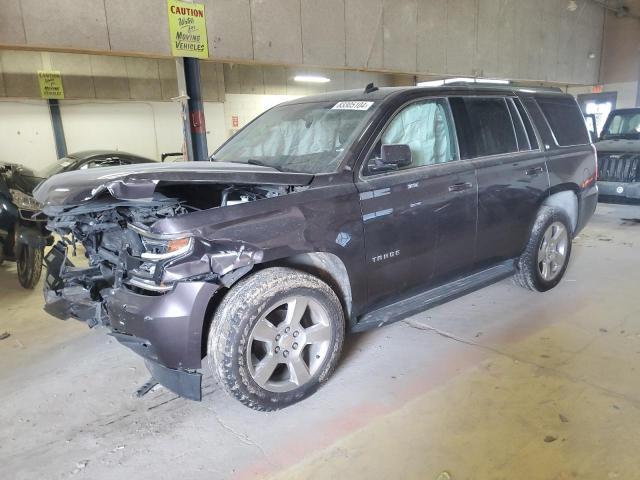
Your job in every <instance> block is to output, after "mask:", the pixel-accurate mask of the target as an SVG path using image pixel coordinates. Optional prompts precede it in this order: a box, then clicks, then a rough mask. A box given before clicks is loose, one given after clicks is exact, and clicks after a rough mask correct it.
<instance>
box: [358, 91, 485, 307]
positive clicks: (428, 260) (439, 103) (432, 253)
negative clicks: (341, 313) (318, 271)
mask: <svg viewBox="0 0 640 480" xmlns="http://www.w3.org/2000/svg"><path fill="white" fill-rule="evenodd" d="M382 144H405V145H409V147H410V149H411V154H412V163H411V165H409V166H407V167H404V168H402V169H400V170H396V171H389V172H383V173H379V172H374V171H370V170H369V169H368V168H367V165H368V164H373V163H376V159H378V158H379V157H380V150H381V145H382ZM357 186H358V189H359V190H360V204H361V210H362V218H363V222H364V229H365V250H366V257H367V273H368V275H367V279H368V294H369V295H368V297H369V304H370V306H371V307H375V306H376V305H377V304H381V303H389V302H391V301H393V300H395V299H400V298H406V297H410V296H412V295H413V294H415V293H416V292H418V291H421V290H424V289H425V288H427V287H428V286H430V285H433V284H437V283H440V282H442V281H443V279H445V278H446V277H448V276H451V275H455V274H456V273H458V272H460V271H464V270H466V269H468V268H470V267H471V266H472V264H473V258H474V246H475V222H476V195H477V190H476V188H477V186H476V179H475V171H474V168H473V165H472V164H471V162H467V161H461V160H460V158H459V155H458V151H457V146H456V137H455V131H454V127H453V122H452V118H451V113H450V109H449V104H448V101H447V100H446V99H443V98H438V99H435V98H433V99H422V100H418V101H414V102H411V103H409V104H408V105H405V106H404V107H401V108H400V109H399V111H398V112H396V114H394V116H393V117H392V118H391V119H390V120H389V122H388V123H387V125H386V126H385V128H384V129H383V130H382V133H381V134H380V135H379V137H378V139H377V140H376V142H375V143H374V146H373V147H372V149H371V150H370V152H369V153H368V155H367V157H366V159H365V165H364V167H363V170H362V172H361V175H360V179H359V182H358V183H357Z"/></svg>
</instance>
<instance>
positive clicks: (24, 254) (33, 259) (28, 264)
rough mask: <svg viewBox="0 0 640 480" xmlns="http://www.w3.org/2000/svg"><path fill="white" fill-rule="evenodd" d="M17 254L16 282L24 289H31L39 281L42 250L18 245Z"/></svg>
mask: <svg viewBox="0 0 640 480" xmlns="http://www.w3.org/2000/svg"><path fill="white" fill-rule="evenodd" d="M17 253H18V255H17V257H18V258H17V266H18V281H19V282H20V285H22V286H23V287H24V288H28V289H32V288H34V287H35V286H36V285H37V284H38V281H39V280H40V274H41V273H42V257H43V256H44V249H43V248H32V247H30V246H28V245H20V246H19V247H18V252H17Z"/></svg>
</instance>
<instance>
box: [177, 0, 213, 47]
mask: <svg viewBox="0 0 640 480" xmlns="http://www.w3.org/2000/svg"><path fill="white" fill-rule="evenodd" d="M167 8H168V12H169V34H170V36H171V54H172V55H173V56H174V57H193V58H209V45H208V43H207V22H206V20H205V16H204V5H202V4H199V3H187V2H179V1H177V0H168V1H167Z"/></svg>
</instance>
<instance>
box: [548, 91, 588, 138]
mask: <svg viewBox="0 0 640 480" xmlns="http://www.w3.org/2000/svg"><path fill="white" fill-rule="evenodd" d="M536 102H537V103H538V106H539V107H540V109H541V110H542V113H543V115H544V116H545V118H546V119H547V122H548V123H549V127H551V131H552V132H553V135H554V137H555V139H556V142H557V144H558V145H559V146H561V147H570V146H573V145H585V144H587V143H589V133H588V132H587V127H586V126H585V123H584V118H583V117H582V113H581V112H580V108H579V107H578V104H577V103H576V102H575V101H574V100H573V98H571V97H563V96H539V97H536Z"/></svg>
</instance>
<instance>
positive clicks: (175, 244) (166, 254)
mask: <svg viewBox="0 0 640 480" xmlns="http://www.w3.org/2000/svg"><path fill="white" fill-rule="evenodd" d="M129 228H130V229H131V230H133V231H134V232H136V233H138V234H139V235H140V239H141V240H142V245H143V247H144V251H143V252H142V254H141V255H140V256H141V257H142V258H143V259H144V260H150V261H157V260H165V259H167V258H172V257H177V256H179V255H182V254H184V253H187V252H189V251H191V249H192V247H193V238H192V237H187V236H177V237H173V236H166V235H156V234H153V233H151V232H149V231H147V230H145V229H143V228H140V227H137V226H135V225H132V224H129Z"/></svg>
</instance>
